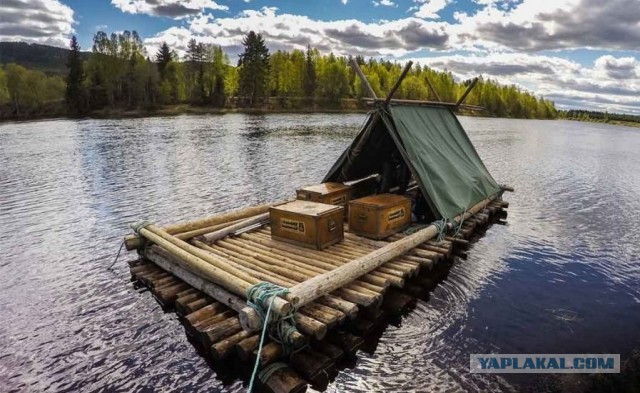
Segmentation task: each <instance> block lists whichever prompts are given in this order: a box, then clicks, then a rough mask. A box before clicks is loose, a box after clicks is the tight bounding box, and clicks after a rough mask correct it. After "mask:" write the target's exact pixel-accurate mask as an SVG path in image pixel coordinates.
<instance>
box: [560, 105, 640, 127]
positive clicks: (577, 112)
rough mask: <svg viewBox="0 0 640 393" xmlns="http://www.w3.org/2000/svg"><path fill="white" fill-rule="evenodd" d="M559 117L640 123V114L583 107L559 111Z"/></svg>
mask: <svg viewBox="0 0 640 393" xmlns="http://www.w3.org/2000/svg"><path fill="white" fill-rule="evenodd" d="M558 118H559V119H567V120H579V121H590V122H594V123H613V124H626V125H634V126H637V125H640V116H637V115H628V114H624V113H609V112H600V111H587V110H582V109H571V110H568V111H558Z"/></svg>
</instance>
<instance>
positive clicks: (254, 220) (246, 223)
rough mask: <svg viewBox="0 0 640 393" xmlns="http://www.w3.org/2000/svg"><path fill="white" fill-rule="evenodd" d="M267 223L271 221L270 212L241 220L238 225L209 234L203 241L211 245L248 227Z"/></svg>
mask: <svg viewBox="0 0 640 393" xmlns="http://www.w3.org/2000/svg"><path fill="white" fill-rule="evenodd" d="M267 221H269V212H267V213H262V214H258V215H256V216H253V217H250V218H247V219H245V220H241V221H239V222H237V223H235V224H233V225H230V226H228V227H226V228H223V229H220V230H217V231H215V232H212V233H208V234H206V235H204V236H203V238H204V240H203V241H204V242H205V243H209V244H211V243H213V242H215V241H216V240H220V239H222V238H224V237H227V236H229V235H231V234H232V233H234V232H236V231H240V230H243V229H245V228H247V227H250V226H253V225H256V224H259V223H261V222H267Z"/></svg>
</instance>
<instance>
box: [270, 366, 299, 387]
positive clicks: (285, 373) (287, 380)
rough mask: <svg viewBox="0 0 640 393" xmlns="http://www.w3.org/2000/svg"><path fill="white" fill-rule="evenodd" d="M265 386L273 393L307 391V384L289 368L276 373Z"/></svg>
mask: <svg viewBox="0 0 640 393" xmlns="http://www.w3.org/2000/svg"><path fill="white" fill-rule="evenodd" d="M265 385H267V386H268V387H269V389H271V391H272V392H273V393H304V392H306V391H307V382H306V381H305V380H303V379H302V378H300V376H299V375H298V374H297V373H296V372H295V371H293V370H292V369H291V368H289V367H284V368H281V369H278V370H276V371H274V373H273V374H271V377H269V379H268V380H267V381H265Z"/></svg>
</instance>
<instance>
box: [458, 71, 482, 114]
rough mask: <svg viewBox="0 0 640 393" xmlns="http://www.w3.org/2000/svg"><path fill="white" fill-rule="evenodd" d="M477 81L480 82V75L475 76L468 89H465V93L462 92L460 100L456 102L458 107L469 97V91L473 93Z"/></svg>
mask: <svg viewBox="0 0 640 393" xmlns="http://www.w3.org/2000/svg"><path fill="white" fill-rule="evenodd" d="M476 83H478V77H475V78H473V81H471V84H470V85H469V86H468V87H467V90H465V91H464V94H462V97H460V99H459V100H458V102H456V107H458V106H460V105H462V103H463V102H464V100H466V99H467V96H468V95H469V93H471V90H473V88H474V87H475V86H476Z"/></svg>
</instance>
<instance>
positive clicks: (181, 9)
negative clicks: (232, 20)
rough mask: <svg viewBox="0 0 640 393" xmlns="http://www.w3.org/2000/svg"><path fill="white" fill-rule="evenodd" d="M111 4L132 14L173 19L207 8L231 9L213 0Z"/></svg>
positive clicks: (121, 1)
mask: <svg viewBox="0 0 640 393" xmlns="http://www.w3.org/2000/svg"><path fill="white" fill-rule="evenodd" d="M111 4H113V5H114V6H115V7H117V8H119V9H121V10H122V11H123V12H128V13H130V14H147V15H154V16H165V17H168V18H173V19H182V18H186V17H188V16H193V15H197V14H200V13H202V12H203V11H204V10H205V9H210V10H222V11H227V10H228V9H229V7H227V6H226V5H220V4H218V3H216V2H215V1H213V0H111Z"/></svg>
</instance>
